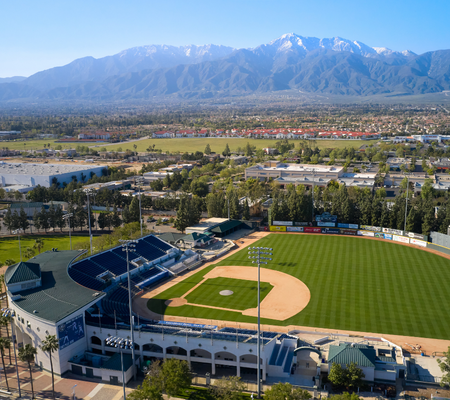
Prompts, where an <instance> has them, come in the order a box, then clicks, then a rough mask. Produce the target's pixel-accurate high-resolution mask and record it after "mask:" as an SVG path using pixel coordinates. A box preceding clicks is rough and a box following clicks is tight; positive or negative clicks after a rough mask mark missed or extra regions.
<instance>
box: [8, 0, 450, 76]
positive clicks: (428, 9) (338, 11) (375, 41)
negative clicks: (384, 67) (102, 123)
mask: <svg viewBox="0 0 450 400" xmlns="http://www.w3.org/2000/svg"><path fill="white" fill-rule="evenodd" d="M2 14H3V15H4V16H5V18H4V20H3V21H2V23H3V26H2V27H3V29H2V31H3V32H2V35H3V38H2V41H0V54H1V61H0V77H11V76H29V75H32V74H34V73H36V72H38V71H41V70H44V69H48V68H52V67H55V66H61V65H65V64H68V63H70V62H71V61H73V60H75V59H77V58H81V57H86V56H92V57H95V58H100V57H104V56H108V55H113V54H116V53H118V52H120V51H122V50H125V49H127V48H131V47H136V46H142V45H150V44H167V45H174V46H180V45H188V44H197V45H201V44H209V43H213V44H218V45H219V44H220V45H226V46H231V47H235V48H252V47H256V46H258V45H260V44H264V43H268V42H270V41H272V40H274V39H276V38H278V37H280V36H281V35H283V34H285V33H290V32H293V33H296V34H298V35H301V36H315V37H318V38H330V37H335V36H339V37H342V38H345V39H350V40H358V41H361V42H363V43H365V44H366V45H368V46H371V47H388V48H390V49H392V50H397V51H403V50H411V51H413V52H415V53H417V54H421V53H424V52H427V51H433V50H439V49H448V48H450V30H449V29H448V28H447V19H448V15H450V2H448V1H446V0H436V1H433V2H426V3H425V2H423V1H418V0H410V1H404V0H397V1H386V0H380V1H378V2H370V3H369V2H361V1H356V0H343V1H340V2H337V1H335V0H322V1H316V2H306V1H302V0H297V1H295V0H280V1H278V2H276V3H275V2H273V1H270V0H260V1H255V0H247V1H236V0H229V1H227V2H226V3H225V2H209V1H204V0H196V1H195V2H182V1H174V0H172V1H165V2H156V1H144V0H132V1H131V2H127V3H125V2H123V1H118V0H109V1H105V0H97V1H89V2H88V1H86V0H80V1H78V2H67V3H66V2H60V1H56V0H46V1H45V2H35V1H32V0H17V1H15V2H7V3H4V4H2Z"/></svg>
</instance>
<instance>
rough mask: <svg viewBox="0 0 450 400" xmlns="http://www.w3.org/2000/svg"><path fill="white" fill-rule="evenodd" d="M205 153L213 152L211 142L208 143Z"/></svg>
mask: <svg viewBox="0 0 450 400" xmlns="http://www.w3.org/2000/svg"><path fill="white" fill-rule="evenodd" d="M204 153H205V154H211V146H210V145H209V143H207V144H206V147H205V151H204Z"/></svg>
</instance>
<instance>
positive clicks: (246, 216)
mask: <svg viewBox="0 0 450 400" xmlns="http://www.w3.org/2000/svg"><path fill="white" fill-rule="evenodd" d="M242 219H243V220H245V221H249V220H250V207H249V205H248V199H245V201H244V207H243V208H242Z"/></svg>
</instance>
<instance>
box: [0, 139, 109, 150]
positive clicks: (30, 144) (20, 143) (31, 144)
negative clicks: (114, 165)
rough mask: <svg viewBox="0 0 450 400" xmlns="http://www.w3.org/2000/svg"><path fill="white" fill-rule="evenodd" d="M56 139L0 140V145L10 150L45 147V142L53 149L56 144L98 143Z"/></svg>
mask: <svg viewBox="0 0 450 400" xmlns="http://www.w3.org/2000/svg"><path fill="white" fill-rule="evenodd" d="M55 141H56V139H41V140H15V141H0V147H7V148H8V149H11V150H40V149H43V148H44V144H45V146H46V147H47V144H49V143H50V148H52V149H54V148H55V147H56V146H57V145H61V147H62V148H63V149H73V148H75V147H77V146H78V145H80V146H92V145H95V144H99V143H102V142H98V143H92V142H85V143H84V142H79V143H77V142H72V143H65V142H62V143H55Z"/></svg>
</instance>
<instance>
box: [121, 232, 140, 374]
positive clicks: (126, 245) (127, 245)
mask: <svg viewBox="0 0 450 400" xmlns="http://www.w3.org/2000/svg"><path fill="white" fill-rule="evenodd" d="M119 242H121V243H122V251H126V252H127V276H128V310H129V312H130V331H131V341H132V342H133V343H134V317H133V313H132V311H131V308H132V307H131V276H130V257H129V252H130V251H133V250H134V249H135V248H136V243H137V240H124V239H120V240H119ZM131 357H132V359H133V379H134V380H136V369H135V368H134V346H132V347H131Z"/></svg>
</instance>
